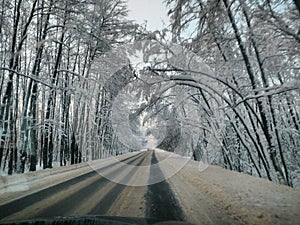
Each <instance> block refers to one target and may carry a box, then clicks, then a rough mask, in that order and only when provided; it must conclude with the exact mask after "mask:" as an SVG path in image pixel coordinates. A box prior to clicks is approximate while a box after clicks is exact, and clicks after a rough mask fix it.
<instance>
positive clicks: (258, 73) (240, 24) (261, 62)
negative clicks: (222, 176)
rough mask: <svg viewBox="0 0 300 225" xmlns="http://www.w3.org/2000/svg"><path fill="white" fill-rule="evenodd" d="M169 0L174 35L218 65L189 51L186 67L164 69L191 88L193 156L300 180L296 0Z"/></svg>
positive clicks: (299, 40)
mask: <svg viewBox="0 0 300 225" xmlns="http://www.w3.org/2000/svg"><path fill="white" fill-rule="evenodd" d="M166 2H167V4H168V6H169V7H170V11H169V15H170V19H171V23H172V34H173V42H175V43H178V44H181V45H183V46H185V47H186V49H189V51H190V52H192V53H193V54H194V55H195V57H194V58H197V57H201V58H202V59H203V60H204V61H205V63H206V64H207V65H209V67H210V68H211V71H212V73H205V68H204V67H201V64H200V63H199V64H198V67H197V65H193V60H194V58H190V62H187V63H188V64H187V65H188V67H183V66H178V67H176V65H174V64H173V66H172V67H171V68H169V69H168V70H167V71H168V72H166V71H164V72H163V73H165V74H167V73H170V71H172V69H173V77H171V80H172V81H173V82H176V84H177V85H178V86H181V87H182V89H183V90H185V92H186V93H187V91H189V94H188V96H187V99H186V101H185V105H186V107H187V109H188V106H189V107H190V106H191V105H193V106H194V108H193V109H194V114H193V116H192V117H188V115H186V116H185V119H184V120H185V121H189V120H188V119H190V121H189V128H190V129H191V130H192V128H191V127H194V130H195V131H190V133H191V135H192V134H193V141H192V142H191V149H192V151H193V155H194V158H195V159H197V160H203V159H205V158H206V159H209V160H208V161H210V162H211V163H213V164H217V165H221V166H224V167H226V168H229V169H232V170H237V171H241V172H246V173H249V174H254V175H257V176H260V177H264V178H267V179H269V180H273V181H279V182H280V183H283V184H287V185H290V186H293V183H294V182H299V171H300V152H299V149H300V130H299V126H300V117H299V103H300V102H299V97H300V96H299V63H300V62H299V53H300V35H299V34H300V33H299V22H300V14H299V13H300V11H299V8H297V7H296V4H294V2H292V1H252V0H249V1H248V0H247V1H246V0H233V1H232V0H221V1H220V0H213V1H202V0H200V1H199V0H198V1H194V0H192V1H190V0H168V1H166ZM295 3H297V1H295ZM182 61H184V60H182ZM199 62H200V61H199ZM156 71H160V72H161V71H162V70H156ZM203 71H204V72H203ZM192 90H193V91H192ZM187 105H188V106H187ZM195 112H197V113H195ZM195 118H196V119H195ZM191 124H192V125H191ZM196 127H198V128H196Z"/></svg>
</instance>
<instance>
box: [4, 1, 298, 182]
mask: <svg viewBox="0 0 300 225" xmlns="http://www.w3.org/2000/svg"><path fill="white" fill-rule="evenodd" d="M0 4H1V6H0V73H1V76H0V83H1V85H0V137H1V144H0V168H1V175H4V174H6V175H12V174H17V173H24V172H27V171H35V170H37V169H47V168H52V167H54V166H66V165H70V164H76V163H80V162H85V161H90V160H96V159H100V158H105V157H109V156H116V155H119V154H123V153H126V152H129V151H135V150H139V149H142V148H148V147H157V148H161V149H164V150H168V151H172V152H175V153H178V154H180V155H183V156H187V157H191V158H193V159H194V160H197V161H202V162H204V163H209V164H213V165H218V166H221V167H224V168H227V169H230V170H235V171H239V172H243V173H247V174H251V175H254V176H258V177H263V178H265V179H268V180H270V181H274V182H278V183H281V184H285V185H288V186H294V187H300V115H299V113H300V90H299V87H300V76H299V75H300V73H299V69H300V58H299V55H300V6H299V5H297V4H298V3H297V1H296V0H295V1H292V0H269V1H255V0H165V1H162V4H165V5H166V8H167V10H168V16H169V20H170V24H169V25H166V27H165V29H163V30H157V31H155V32H150V31H147V27H146V26H145V25H140V24H136V23H135V22H134V21H132V20H130V19H129V18H128V8H127V2H126V1H125V0H109V1H108V0H90V1H86V0H0ZM134 61H139V63H135V62H134Z"/></svg>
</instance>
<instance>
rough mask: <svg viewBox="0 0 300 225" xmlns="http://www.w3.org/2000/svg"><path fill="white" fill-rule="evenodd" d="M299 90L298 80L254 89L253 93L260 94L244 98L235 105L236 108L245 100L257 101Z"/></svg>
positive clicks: (299, 82)
mask: <svg viewBox="0 0 300 225" xmlns="http://www.w3.org/2000/svg"><path fill="white" fill-rule="evenodd" d="M299 89H300V80H294V81H291V82H287V83H284V84H283V85H280V86H273V87H268V88H260V89H255V90H253V91H254V92H262V93H259V94H256V95H249V96H246V97H245V98H244V99H243V100H241V101H239V102H238V103H237V104H236V106H238V105H239V104H241V103H243V102H245V101H247V100H250V99H257V98H262V97H267V96H272V95H277V94H281V93H284V92H288V91H294V90H299Z"/></svg>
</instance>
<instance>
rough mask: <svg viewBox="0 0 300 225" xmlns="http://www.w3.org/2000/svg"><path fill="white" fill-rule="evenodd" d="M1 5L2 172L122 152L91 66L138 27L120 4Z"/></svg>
mask: <svg viewBox="0 0 300 225" xmlns="http://www.w3.org/2000/svg"><path fill="white" fill-rule="evenodd" d="M0 4H1V6H0V9H1V11H0V65H1V68H0V73H1V77H0V102H1V107H0V138H1V145H0V167H1V170H3V171H5V172H7V173H8V174H13V173H15V172H18V173H19V172H24V170H30V171H34V170H36V167H37V165H40V166H42V167H43V168H52V166H53V163H54V162H58V163H59V164H60V165H61V166H63V165H67V164H74V163H79V162H81V161H86V160H92V159H98V158H101V157H107V156H109V155H115V154H118V152H117V151H122V149H123V150H124V146H122V144H121V143H120V142H119V141H118V139H117V137H116V136H115V135H114V134H113V132H112V127H111V123H110V122H109V118H110V111H111V110H110V107H111V102H110V100H111V98H112V96H111V95H112V94H111V93H110V92H109V90H107V89H106V88H105V86H104V83H103V82H102V81H103V79H102V77H101V73H100V72H99V71H96V70H95V69H93V67H94V65H93V64H97V63H98V62H97V61H96V59H97V58H99V56H101V55H103V54H104V53H105V52H107V51H109V50H111V49H112V48H114V47H116V46H118V45H121V44H123V43H125V42H126V41H129V40H130V39H131V38H132V34H133V33H134V32H133V31H135V30H136V29H137V28H136V26H135V25H133V24H132V23H131V22H130V21H128V19H127V8H126V2H125V1H123V0H112V1H104V0H103V1H102V0H94V1H83V0H62V1H61V0H14V1H11V0H1V3H0ZM97 66H98V67H99V65H97ZM100 67H101V65H100ZM124 70H125V71H127V72H126V73H130V68H126V69H124ZM128 70H129V71H128ZM129 75H130V74H129ZM129 77H130V76H129Z"/></svg>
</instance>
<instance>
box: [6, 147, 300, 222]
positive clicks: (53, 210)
mask: <svg viewBox="0 0 300 225" xmlns="http://www.w3.org/2000/svg"><path fill="white" fill-rule="evenodd" d="M168 157H170V154H169V153H164V152H161V151H143V152H138V153H131V154H127V155H124V156H120V157H118V158H117V159H118V160H102V161H99V162H94V163H93V164H89V165H88V166H82V167H78V168H76V169H72V170H67V171H65V172H63V173H57V174H53V175H49V176H43V172H40V173H41V175H39V176H37V178H35V179H29V178H26V180H27V181H26V182H25V183H26V185H27V186H26V185H24V182H23V183H22V184H21V186H20V184H18V185H19V188H7V185H6V186H5V187H6V189H3V190H5V191H2V192H1V196H0V197H1V198H0V223H7V222H9V221H19V220H28V219H38V218H54V217H58V216H60V217H62V216H63V217H66V216H84V215H105V216H112V217H127V218H128V217H130V218H154V219H156V220H158V221H169V224H174V223H175V222H178V224H179V223H180V222H181V224H188V223H190V224H274V223H275V224H276V223H277V222H278V224H281V223H282V222H283V221H284V222H283V224H293V222H295V221H300V220H298V219H299V215H296V214H297V208H298V209H299V206H300V203H299V201H297V200H295V198H297V197H300V195H299V191H296V190H295V191H294V190H290V189H286V187H281V186H280V187H278V186H276V185H275V184H273V183H272V184H269V183H267V182H266V181H264V180H263V181H261V180H262V179H259V180H258V179H257V178H253V177H250V176H246V175H241V178H240V179H245V182H246V181H247V182H249V185H247V187H248V189H249V190H250V192H251V194H253V196H254V197H253V199H251V198H249V197H248V198H247V195H246V194H247V193H248V192H247V193H243V190H242V189H244V188H245V187H240V189H241V190H239V189H238V187H236V188H237V189H236V190H239V192H238V193H239V195H238V196H236V191H232V190H234V189H232V188H230V185H229V184H227V183H226V181H228V179H226V177H227V176H230V175H231V176H230V177H236V176H240V175H237V173H234V174H232V173H233V172H231V171H225V170H223V169H220V168H214V167H209V168H208V169H206V170H203V171H199V165H198V164H195V162H192V161H187V160H185V161H184V159H183V158H182V159H181V158H180V157H177V156H176V157H173V158H172V157H170V159H169V160H166V159H168ZM183 161H184V167H183V168H182V169H181V170H178V171H177V170H176V168H177V167H178V165H179V164H180V162H183ZM161 162H166V163H165V164H164V163H161ZM150 165H151V166H150ZM170 174H171V175H172V176H171V175H170ZM212 174H213V175H212ZM215 174H218V175H215ZM232 175H235V176H232ZM164 177H167V178H168V179H164ZM224 177H225V180H222V179H224ZM231 179H235V178H231ZM240 179H239V180H240ZM249 179H250V181H249ZM251 179H253V180H254V181H255V182H262V186H264V185H267V187H266V188H267V189H268V190H269V187H268V185H271V186H270V187H272V188H273V192H274V191H275V192H276V191H277V192H278V193H283V192H287V193H286V194H285V195H284V197H285V198H284V199H285V200H282V199H281V200H280V199H279V200H278V201H280V203H282V201H285V202H286V203H287V206H286V207H285V209H286V210H287V211H288V212H289V213H291V215H288V214H287V212H283V211H282V209H278V210H277V211H274V209H272V208H270V207H271V206H272V205H274V204H277V203H276V201H275V200H274V199H269V200H268V199H267V198H268V195H267V194H263V196H264V197H265V199H264V197H259V196H256V195H259V194H260V195H262V190H259V191H257V192H255V190H257V188H255V185H254V186H253V188H252V187H251V184H253V181H252V180H251ZM157 181H159V182H157ZM231 182H232V183H234V182H235V181H234V180H232V181H231ZM264 182H266V183H264ZM143 183H144V184H150V185H142V184H143ZM226 185H227V186H226ZM12 186H14V185H12ZM23 186H24V187H25V188H24V189H22V187H23ZM237 186H238V185H237ZM3 187H4V186H3ZM8 187H9V186H8ZM20 187H21V188H20ZM282 188H283V189H282ZM226 190H228V191H226ZM249 190H248V191H249ZM231 191H232V193H231ZM248 194H249V193H248ZM245 196H246V197H245ZM237 199H238V200H237ZM298 199H300V198H298ZM258 200H259V201H264V202H265V203H266V204H265V205H263V204H261V205H263V206H261V207H260V206H259V204H258V203H259V202H257V201H258ZM293 200H294V201H293ZM243 201H244V202H243ZM266 201H267V202H266ZM254 202H255V203H254ZM257 204H258V205H257ZM278 204H279V203H278ZM255 207H256V208H255ZM262 210H263V213H262ZM281 212H282V214H281ZM285 217H289V219H288V220H287V219H286V218H285ZM170 221H173V222H170Z"/></svg>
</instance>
